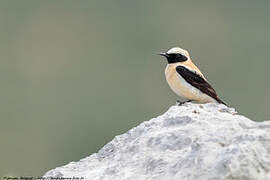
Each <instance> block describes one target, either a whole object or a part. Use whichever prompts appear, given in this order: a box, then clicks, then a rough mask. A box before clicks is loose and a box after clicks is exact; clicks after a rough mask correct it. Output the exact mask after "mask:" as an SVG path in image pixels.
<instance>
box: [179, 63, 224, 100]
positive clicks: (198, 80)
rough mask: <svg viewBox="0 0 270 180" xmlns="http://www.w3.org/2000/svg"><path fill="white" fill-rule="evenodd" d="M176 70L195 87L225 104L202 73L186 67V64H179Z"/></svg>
mask: <svg viewBox="0 0 270 180" xmlns="http://www.w3.org/2000/svg"><path fill="white" fill-rule="evenodd" d="M176 71H177V72H178V74H180V75H181V76H182V77H183V78H184V79H185V81H187V82H188V83H189V84H191V85H192V86H194V87H195V88H197V89H199V90H200V91H202V92H203V93H205V94H207V95H208V96H210V97H212V98H214V99H215V100H216V101H217V102H219V103H222V104H225V103H224V102H223V101H222V100H221V99H219V97H218V96H217V93H216V91H215V90H214V89H213V88H212V86H211V85H210V84H209V83H208V82H207V81H206V80H205V79H204V78H202V77H201V76H200V75H198V74H196V73H195V72H192V71H190V70H189V69H188V68H186V67H184V66H177V67H176ZM225 105H226V104H225Z"/></svg>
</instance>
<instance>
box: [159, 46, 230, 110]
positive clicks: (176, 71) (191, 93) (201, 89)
mask: <svg viewBox="0 0 270 180" xmlns="http://www.w3.org/2000/svg"><path fill="white" fill-rule="evenodd" d="M160 55H161V56H164V57H166V59H167V61H168V64H167V67H166V69H165V76H166V80H167V82H168V84H169V86H170V88H171V89H172V90H173V91H174V92H175V93H176V94H177V95H178V96H180V97H182V98H184V99H186V100H187V101H185V102H190V101H195V102H198V103H208V102H215V103H222V104H225V103H224V102H223V101H222V100H221V99H220V98H219V97H218V96H217V93H216V91H215V90H214V89H213V88H212V86H211V85H210V84H209V83H208V82H207V80H206V79H205V77H204V75H203V74H202V73H201V71H200V70H199V68H198V67H197V66H196V65H195V64H193V62H192V61H191V58H190V56H189V53H188V51H186V50H184V49H181V48H179V47H174V48H172V49H170V50H169V51H167V52H166V53H160ZM185 102H179V104H180V105H181V104H183V103H185ZM225 105H226V104H225Z"/></svg>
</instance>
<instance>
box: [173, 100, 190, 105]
mask: <svg viewBox="0 0 270 180" xmlns="http://www.w3.org/2000/svg"><path fill="white" fill-rule="evenodd" d="M191 101H192V100H188V101H183V102H181V101H179V100H177V101H176V105H177V106H182V105H183V104H185V103H188V102H191Z"/></svg>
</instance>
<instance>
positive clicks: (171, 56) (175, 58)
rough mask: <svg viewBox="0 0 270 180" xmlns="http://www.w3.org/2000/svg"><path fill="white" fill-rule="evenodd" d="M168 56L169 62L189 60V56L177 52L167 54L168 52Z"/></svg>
mask: <svg viewBox="0 0 270 180" xmlns="http://www.w3.org/2000/svg"><path fill="white" fill-rule="evenodd" d="M166 58H167V60H168V63H169V64H170V63H177V62H184V61H186V60H188V58H187V57H186V56H184V55H182V54H179V53H177V54H176V53H175V54H167V53H166Z"/></svg>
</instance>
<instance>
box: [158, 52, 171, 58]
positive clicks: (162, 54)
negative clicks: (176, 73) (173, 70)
mask: <svg viewBox="0 0 270 180" xmlns="http://www.w3.org/2000/svg"><path fill="white" fill-rule="evenodd" d="M159 55H161V56H164V57H166V58H167V57H169V55H168V54H167V53H159Z"/></svg>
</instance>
